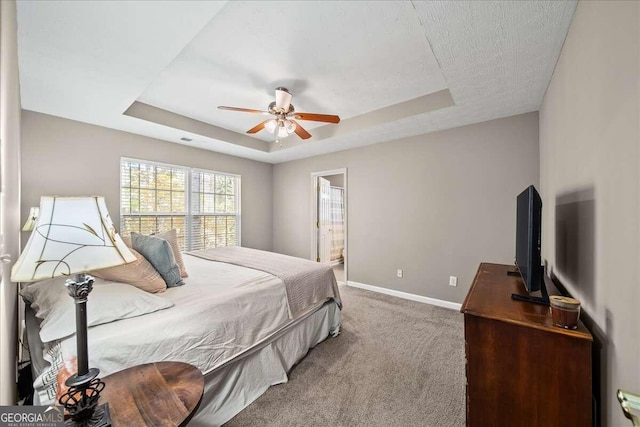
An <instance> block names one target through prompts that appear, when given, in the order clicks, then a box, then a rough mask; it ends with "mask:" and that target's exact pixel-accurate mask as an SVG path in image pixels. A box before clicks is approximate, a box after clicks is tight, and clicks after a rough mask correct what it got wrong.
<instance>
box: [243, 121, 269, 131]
mask: <svg viewBox="0 0 640 427" xmlns="http://www.w3.org/2000/svg"><path fill="white" fill-rule="evenodd" d="M268 121H269V120H265V121H264V122H262V123H258V124H257V125H255V126H254V127H252V128H251V129H249V130H248V131H247V133H258V132H260V131H261V130H262V129H264V125H265V123H267V122H268Z"/></svg>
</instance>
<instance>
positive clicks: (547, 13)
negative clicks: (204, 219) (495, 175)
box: [18, 1, 576, 163]
mask: <svg viewBox="0 0 640 427" xmlns="http://www.w3.org/2000/svg"><path fill="white" fill-rule="evenodd" d="M575 6H576V2H574V1H549V2H542V1H519V2H511V1H457V2H379V1H373V2H364V1H358V2H340V3H338V2H285V3H279V2H229V3H226V4H225V3H224V2H161V1H158V2H155V1H154V2H151V1H149V2H108V3H107V2H19V3H18V23H19V34H18V36H19V58H20V81H21V92H22V106H23V108H25V109H28V110H34V111H39V112H43V113H47V114H52V115H58V116H62V117H67V118H71V119H74V120H79V121H84V122H88V123H94V124H99V125H102V126H107V127H112V128H116V129H122V130H126V131H129V132H134V133H139V134H142V135H147V136H152V137H156V138H160V139H165V140H167V141H172V142H178V143H180V138H181V137H183V136H188V137H190V138H193V141H192V142H190V143H187V145H192V146H197V147H201V148H206V149H211V150H214V151H220V152H224V153H228V154H233V155H239V156H242V157H247V158H253V159H256V160H262V161H267V162H273V163H277V162H282V161H287V160H293V159H297V158H302V157H308V156H312V155H317V154H322V153H326V152H331V151H338V150H343V149H348V148H351V147H357V146H362V145H368V144H373V143H378V142H383V141H390V140H396V139H399V138H402V137H407V136H413V135H419V134H423V133H428V132H432V131H436V130H441V129H447V128H452V127H457V126H463V125H467V124H471V123H477V122H481V121H485V120H490V119H494V118H498V117H505V116H510V115H514V114H520V113H524V112H529V111H536V110H537V109H538V108H539V106H540V103H541V100H542V97H543V95H544V92H545V90H546V87H547V84H548V82H549V79H550V77H551V74H552V72H553V69H554V66H555V63H556V60H557V57H558V55H559V52H560V49H561V47H562V43H563V42H564V38H565V36H566V33H567V31H568V27H569V23H570V21H571V17H572V15H573V11H574V9H575ZM438 66H439V68H438ZM280 84H284V85H286V86H287V87H289V89H291V91H292V92H293V94H294V98H293V103H294V105H295V106H296V109H297V110H298V111H310V112H318V113H330V114H339V115H340V116H341V117H342V118H343V119H349V120H344V121H343V122H342V123H341V124H338V125H335V126H336V130H335V131H324V129H325V127H326V126H325V127H323V128H316V130H313V129H312V128H313V126H309V129H310V130H311V131H312V132H311V133H317V134H318V135H323V137H322V138H320V137H319V136H318V137H316V138H313V139H311V140H308V141H304V142H303V141H301V140H299V139H298V138H297V137H295V136H292V137H289V138H286V139H285V141H284V144H283V146H282V147H280V146H277V145H274V144H272V143H268V142H264V141H260V140H257V139H254V138H249V137H247V136H245V134H244V133H243V130H246V129H248V128H249V127H251V126H253V124H256V123H258V122H259V121H261V119H260V117H261V116H253V115H250V114H246V115H245V114H242V113H232V112H225V111H219V110H216V109H215V107H216V106H217V105H221V104H223V105H234V106H241V107H248V108H258V109H262V108H265V107H266V105H267V104H268V103H269V102H270V101H272V100H273V95H272V93H273V89H274V87H275V86H276V85H280ZM442 89H448V90H445V91H444V92H443V91H442ZM430 97H433V98H430ZM136 100H137V101H138V102H135V101H136ZM137 104H139V105H137ZM144 104H148V106H146V107H145V105H144ZM453 104H455V105H453ZM136 105H137V107H136ZM130 107H131V108H130ZM134 107H136V108H134ZM128 108H129V111H128V112H127V114H128V115H125V114H123V113H124V112H125V111H126V110H127V109H128ZM143 110H144V111H143ZM140 111H143V113H144V114H142V113H140ZM132 112H133V113H132ZM135 112H138V114H135ZM154 117H160V118H159V119H155V118H154ZM306 123H308V122H305V124H306ZM331 126H333V125H331ZM340 126H342V128H340ZM263 133H264V132H263ZM253 141H255V142H253Z"/></svg>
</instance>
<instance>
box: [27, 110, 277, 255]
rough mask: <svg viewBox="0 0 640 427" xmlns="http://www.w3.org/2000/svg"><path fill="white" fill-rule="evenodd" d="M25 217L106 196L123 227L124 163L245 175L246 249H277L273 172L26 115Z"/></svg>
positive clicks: (247, 162)
mask: <svg viewBox="0 0 640 427" xmlns="http://www.w3.org/2000/svg"><path fill="white" fill-rule="evenodd" d="M22 132H23V137H22V138H23V143H22V171H23V173H22V217H23V218H26V216H27V214H28V212H29V207H30V206H37V205H38V203H39V200H40V196H43V195H59V196H81V195H100V196H104V197H105V198H106V201H107V207H108V209H109V213H110V214H111V217H112V218H113V221H114V224H116V225H117V224H119V223H120V157H121V156H124V157H133V158H136V159H142V160H153V161H157V162H164V163H171V164H175V165H182V166H191V167H198V168H203V169H210V170H215V171H220V172H229V173H235V174H240V175H242V245H243V246H246V247H252V248H258V249H266V250H270V249H271V248H272V241H273V238H272V217H271V214H272V212H273V208H272V202H273V199H272V189H271V183H272V170H273V166H272V165H270V164H267V163H261V162H256V161H253V160H247V159H241V158H239V157H232V156H227V155H224V154H219V153H214V152H212V151H208V150H200V149H197V148H192V147H186V146H183V145H178V144H173V143H170V142H164V141H160V140H157V139H153V138H147V137H144V136H139V135H134V134H131V133H127V132H121V131H118V130H113V129H107V128H104V127H100V126H94V125H89V124H85V123H80V122H76V121H72V120H67V119H63V118H59V117H53V116H49V115H45V114H39V113H34V112H30V111H23V114H22Z"/></svg>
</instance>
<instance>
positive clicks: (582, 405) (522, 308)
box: [461, 263, 593, 427]
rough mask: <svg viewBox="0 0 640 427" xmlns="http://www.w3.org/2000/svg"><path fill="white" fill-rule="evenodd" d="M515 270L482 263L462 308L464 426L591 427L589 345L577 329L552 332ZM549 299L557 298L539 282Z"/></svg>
mask: <svg viewBox="0 0 640 427" xmlns="http://www.w3.org/2000/svg"><path fill="white" fill-rule="evenodd" d="M514 269H515V268H514V267H513V266H508V265H501V264H488V263H482V264H480V267H479V268H478V272H477V274H476V277H475V279H474V280H473V284H472V285H471V289H470V290H469V294H468V295H467V297H466V298H465V301H464V303H463V304H462V309H461V311H462V313H464V336H465V342H466V349H465V351H466V357H467V425H468V426H509V427H513V426H527V427H532V426H545V427H550V426H563V427H564V426H591V401H592V400H591V344H592V341H593V338H592V336H591V334H590V333H589V331H588V330H587V329H586V328H585V326H584V325H583V324H582V322H579V325H578V329H576V330H573V331H570V330H566V329H562V328H558V327H555V326H553V323H552V321H551V312H550V309H549V307H545V306H543V305H538V304H532V303H528V302H521V301H515V300H512V299H511V294H512V293H519V294H522V295H526V294H527V293H526V291H525V288H524V283H523V282H522V279H521V278H520V277H517V276H509V275H507V272H509V271H512V270H514ZM545 281H546V283H547V289H548V291H549V294H550V295H553V294H558V293H559V292H558V291H557V289H556V288H555V286H553V284H552V283H551V281H550V280H549V279H547V278H545Z"/></svg>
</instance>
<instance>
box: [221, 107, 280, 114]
mask: <svg viewBox="0 0 640 427" xmlns="http://www.w3.org/2000/svg"><path fill="white" fill-rule="evenodd" d="M218 109H220V110H229V111H239V112H241V113H254V114H264V115H266V116H270V115H271V113H270V112H268V111H262V110H252V109H250V108H239V107H227V106H224V105H219V106H218Z"/></svg>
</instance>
